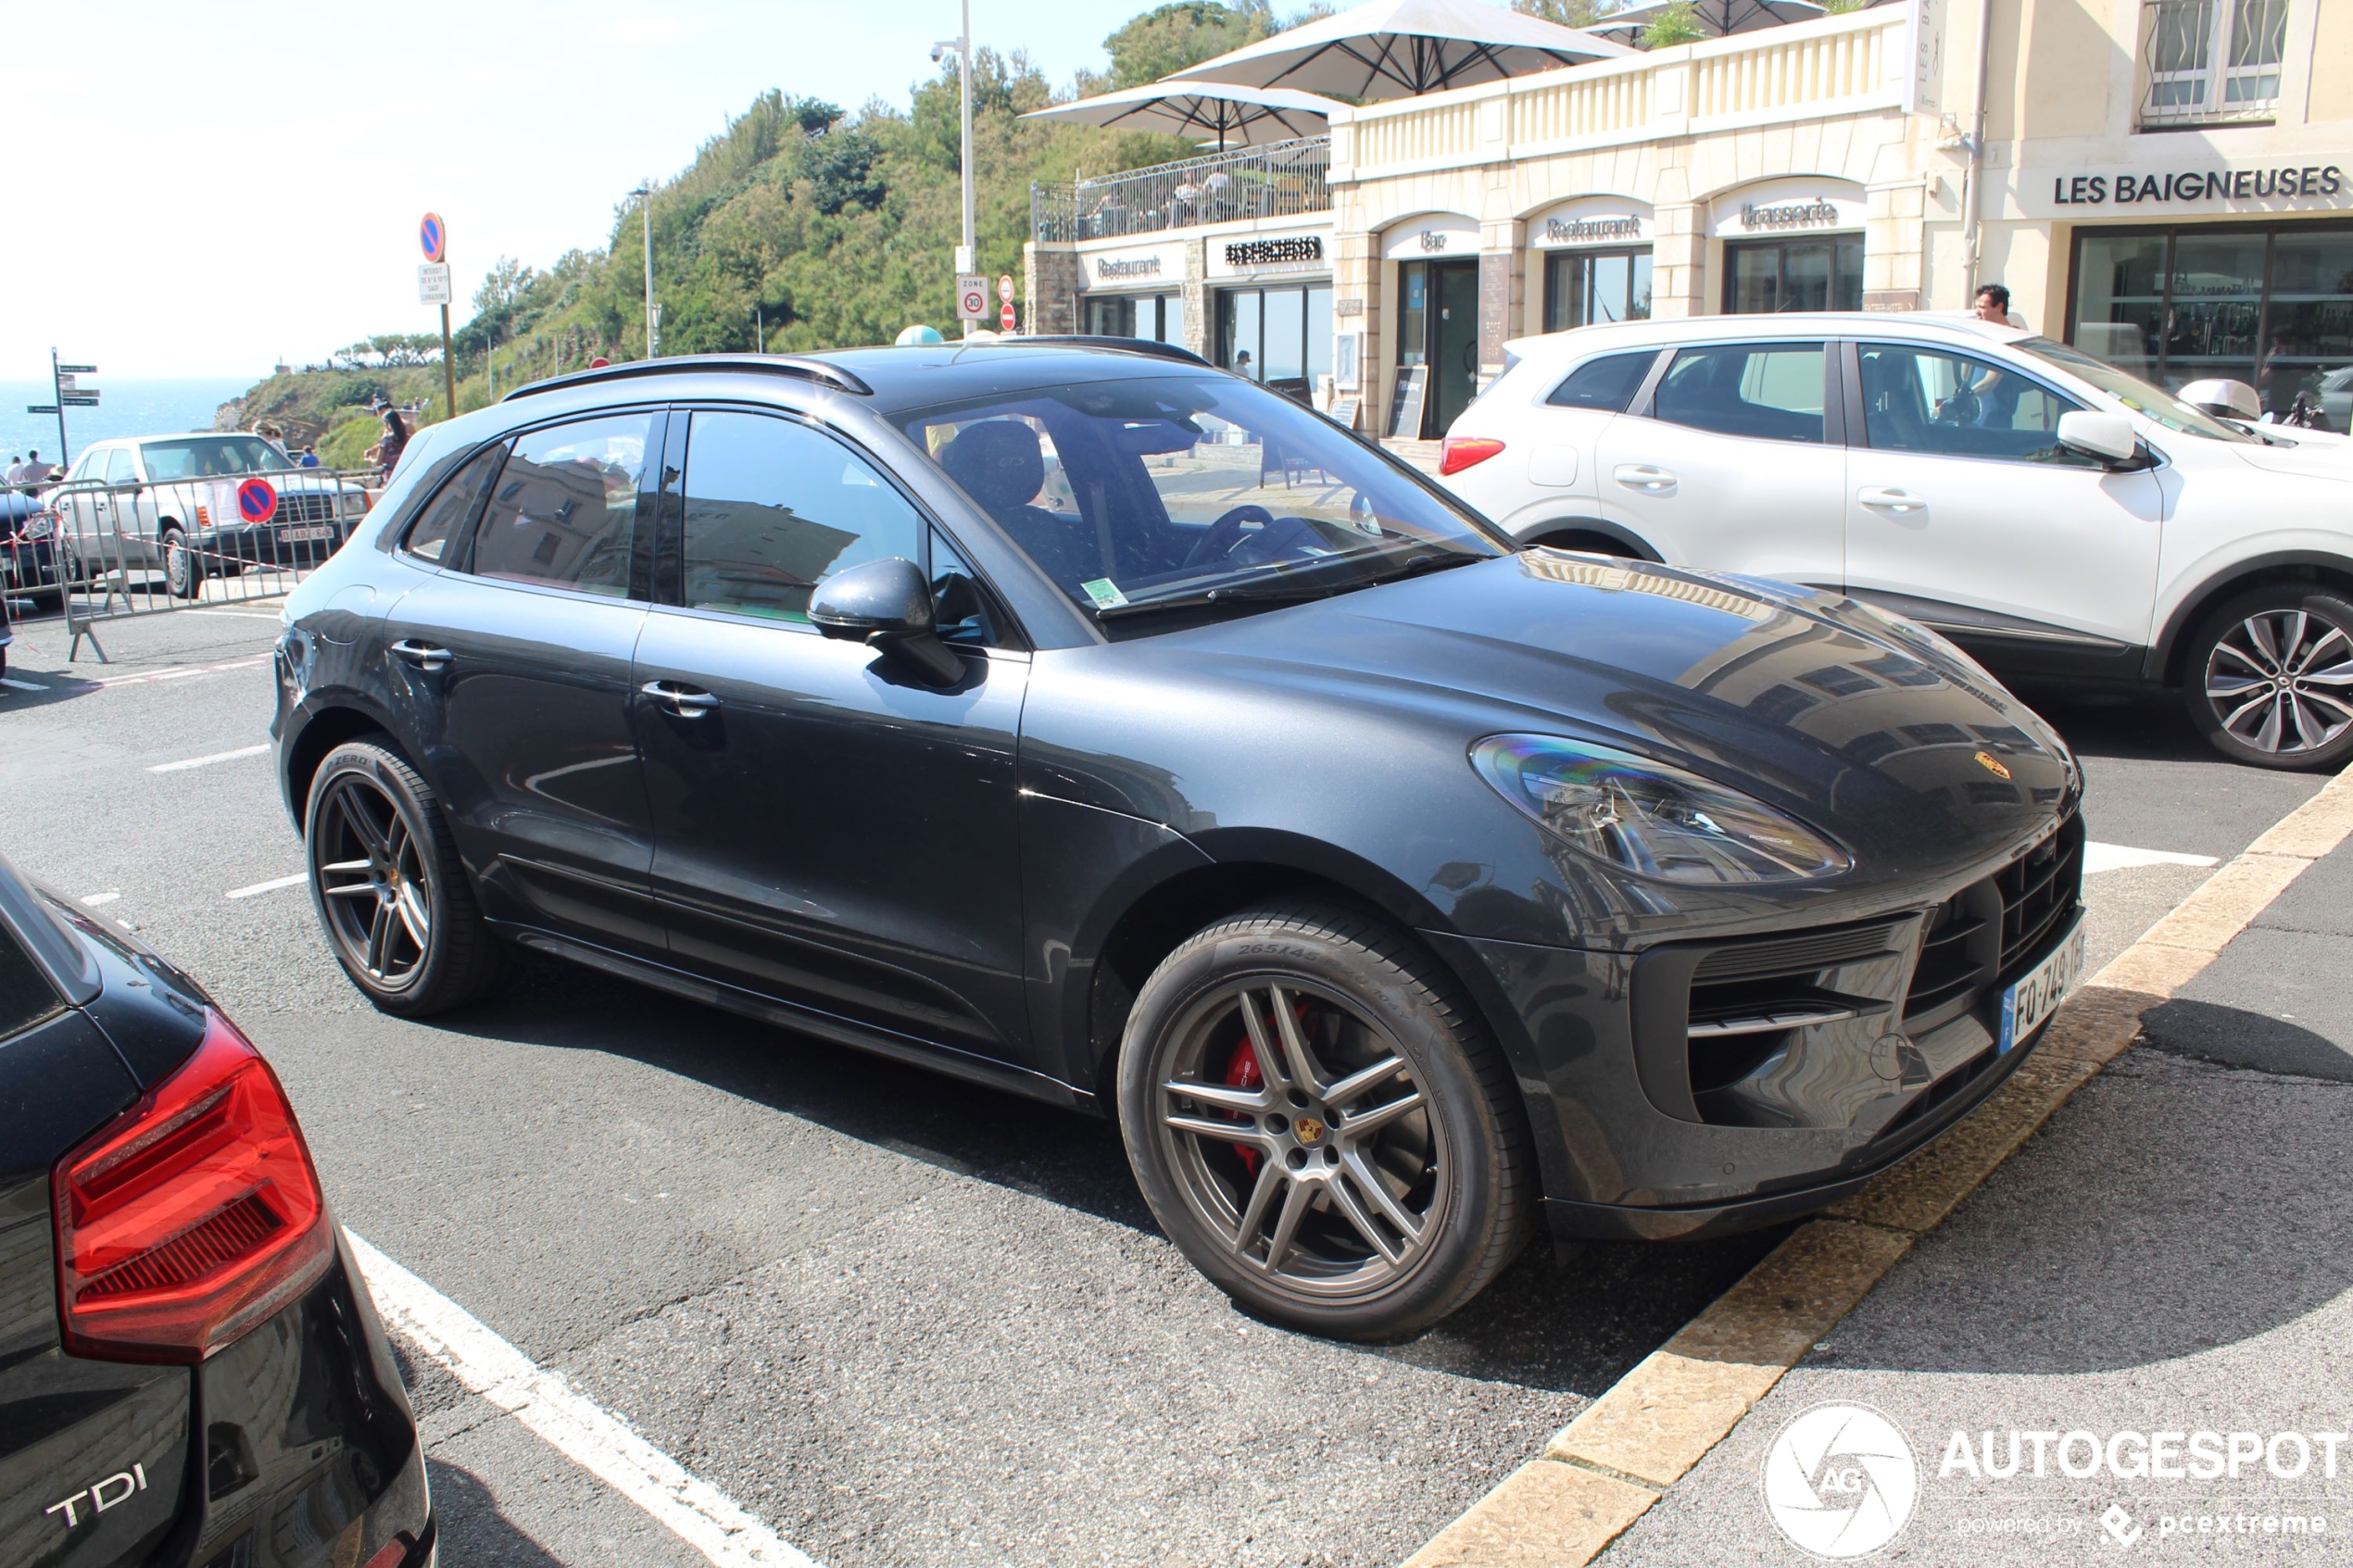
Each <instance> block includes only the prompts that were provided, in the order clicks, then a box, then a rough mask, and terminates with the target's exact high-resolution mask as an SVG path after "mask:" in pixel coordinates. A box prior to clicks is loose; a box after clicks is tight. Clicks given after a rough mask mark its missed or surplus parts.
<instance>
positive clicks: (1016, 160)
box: [224, 0, 1327, 439]
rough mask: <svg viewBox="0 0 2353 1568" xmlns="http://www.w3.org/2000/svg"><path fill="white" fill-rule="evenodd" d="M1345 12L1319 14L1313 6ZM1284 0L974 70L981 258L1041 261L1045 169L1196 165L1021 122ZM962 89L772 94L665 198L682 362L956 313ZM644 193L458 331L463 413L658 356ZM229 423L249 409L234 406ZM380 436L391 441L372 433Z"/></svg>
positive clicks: (296, 385) (1196, 45) (294, 401)
mask: <svg viewBox="0 0 2353 1568" xmlns="http://www.w3.org/2000/svg"><path fill="white" fill-rule="evenodd" d="M1326 8H1327V7H1325V6H1313V7H1311V8H1310V11H1311V12H1315V13H1320V12H1321V11H1322V10H1324V9H1326ZM1306 14H1309V13H1302V14H1301V15H1300V16H1287V17H1283V18H1281V19H1277V17H1276V16H1275V15H1274V14H1273V12H1272V10H1271V9H1270V6H1269V0H1236V3H1235V4H1233V5H1230V6H1228V5H1221V4H1218V3H1217V0H1177V3H1176V4H1171V5H1164V6H1158V7H1156V8H1154V9H1152V10H1150V11H1147V12H1144V13H1143V14H1141V15H1139V16H1138V17H1137V18H1136V19H1133V20H1131V21H1130V22H1128V23H1127V24H1126V26H1124V27H1122V28H1121V29H1120V30H1119V31H1116V32H1114V33H1113V34H1112V36H1111V37H1110V38H1108V39H1106V40H1105V41H1104V47H1105V48H1106V50H1107V51H1108V52H1109V54H1110V56H1111V69H1110V70H1109V72H1108V73H1106V74H1105V75H1103V76H1101V77H1096V76H1091V75H1082V76H1081V78H1080V79H1079V80H1078V81H1077V82H1075V83H1072V84H1070V85H1069V86H1067V87H1064V88H1063V90H1062V91H1061V92H1059V93H1057V92H1056V91H1054V90H1053V88H1052V87H1051V84H1049V83H1048V82H1047V81H1046V79H1045V77H1044V76H1043V75H1041V74H1040V73H1039V72H1038V70H1037V69H1034V68H1033V67H1032V66H1031V65H1030V64H1029V62H1028V60H1027V59H1026V56H1023V55H1021V54H1019V53H1015V54H1013V55H1011V56H1000V55H999V54H997V53H996V52H995V51H992V50H987V49H984V50H981V51H980V52H979V53H978V54H977V55H976V56H975V61H974V69H973V86H974V100H973V146H974V154H975V157H974V165H975V170H976V174H977V179H976V206H977V208H978V223H979V242H980V244H979V251H980V254H979V264H980V270H983V271H986V272H988V273H991V274H994V273H999V272H1012V273H1014V274H1016V275H1018V274H1019V272H1020V270H1021V247H1022V242H1023V241H1024V240H1025V239H1026V238H1027V237H1028V231H1029V186H1030V182H1031V181H1033V180H1068V179H1070V178H1072V177H1073V176H1075V175H1078V174H1081V173H1102V172H1105V171H1108V170H1113V169H1127V168H1135V167H1139V166H1141V165H1145V164H1152V163H1161V162H1165V161H1167V160H1169V159H1172V158H1179V157H1188V156H1189V155H1190V154H1191V153H1192V152H1193V151H1194V148H1193V146H1192V145H1191V144H1189V143H1187V142H1184V141H1182V140H1179V139H1177V138H1175V137H1166V136H1151V135H1144V134H1139V133H1136V132H1104V131H1098V130H1094V129H1092V128H1089V127H1084V126H1069V125H1053V124H1047V123H1042V122H1036V121H1032V122H1029V123H1023V122H1021V121H1020V120H1019V119H1017V117H1018V116H1019V115H1020V114H1022V113H1024V112H1025V111H1026V110H1029V109H1036V108H1043V107H1046V106H1047V105H1048V104H1050V103H1051V102H1054V101H1055V100H1056V99H1057V98H1063V99H1067V98H1068V97H1070V96H1073V95H1075V94H1086V93H1094V92H1101V91H1103V90H1105V89H1107V88H1110V87H1114V86H1126V85H1129V84H1131V83H1134V82H1148V81H1151V80H1153V79H1154V78H1156V77H1159V76H1163V75H1165V74H1167V73H1168V72H1170V71H1173V70H1178V69H1183V68H1184V67H1186V66H1188V65H1190V64H1192V63H1194V62H1196V61H1199V60H1202V59H1206V58H1208V57H1210V56H1213V55H1216V54H1221V53H1223V52H1224V51H1226V50H1227V49H1232V48H1236V47H1238V46H1239V45H1240V44H1245V43H1248V42H1250V41H1252V40H1253V39H1256V38H1261V37H1265V36H1266V35H1267V34H1268V33H1271V32H1273V31H1277V30H1278V29H1279V28H1282V27H1289V26H1293V25H1296V24H1297V22H1298V21H1299V20H1301V19H1302V17H1303V16H1304V15H1306ZM958 142H959V133H958V88H957V82H956V76H955V72H954V70H953V69H952V67H950V68H948V69H943V70H942V72H941V74H940V75H939V76H938V77H937V78H935V79H933V80H931V81H929V82H925V83H923V84H922V85H921V86H919V87H918V88H917V89H916V90H915V93H914V96H913V101H912V104H911V105H909V106H908V107H906V108H904V109H901V108H900V107H896V106H893V105H889V104H886V103H883V102H881V101H880V100H875V101H874V102H871V103H869V104H867V105H866V106H865V107H862V108H861V109H858V110H856V111H855V112H845V111H844V110H843V109H841V108H840V107H838V106H836V105H833V104H829V103H825V102H823V101H822V100H820V99H817V98H813V97H807V96H800V95H797V94H791V93H787V92H785V91H783V90H776V91H772V92H769V93H767V94H762V95H761V97H760V98H758V99H757V100H755V101H754V102H753V103H752V104H751V106H750V107H749V108H747V109H746V110H745V111H744V112H743V113H742V114H741V115H738V116H736V117H735V118H733V119H729V120H728V121H727V123H726V129H725V130H724V132H721V133H720V134H719V135H717V136H715V137H713V138H712V139H711V141H710V142H708V143H706V144H704V145H703V147H702V148H701V150H700V151H699V152H698V154H697V156H696V157H695V160H694V162H693V163H692V164H690V165H689V166H688V167H687V168H686V169H684V170H683V171H681V172H680V173H679V174H678V175H676V176H675V177H674V178H673V179H671V180H669V181H666V182H660V183H659V184H658V186H657V189H656V190H655V192H654V194H653V197H652V204H653V245H654V278H655V292H656V295H657V297H659V298H660V299H661V306H662V319H661V346H662V351H663V352H664V353H665V354H692V353H703V352H711V351H724V350H743V349H749V348H752V347H754V346H755V345H756V344H757V343H759V342H760V341H761V337H762V334H763V332H764V338H765V344H766V346H767V347H768V349H769V350H770V351H772V352H776V351H793V350H805V349H816V348H830V347H839V346H843V345H850V344H868V343H887V342H889V341H890V340H891V339H892V338H893V337H895V336H897V335H898V333H899V332H900V329H901V328H902V327H905V326H907V325H909V324H910V323H912V322H917V321H927V322H929V323H931V324H933V325H934V326H948V325H950V324H951V321H952V317H953V315H954V303H953V299H952V295H953V289H954V279H953V277H952V275H951V271H950V267H951V263H952V260H953V257H954V250H955V245H956V244H957V242H958V240H959V238H960V233H959V229H960V219H959V210H958V207H959V183H960V169H959V163H958V152H959V145H958ZM642 221H643V220H642V219H641V217H640V215H639V212H638V208H637V204H636V203H635V201H634V200H627V199H624V200H623V202H622V203H621V204H620V205H618V206H617V207H615V208H614V213H613V226H612V230H611V232H610V233H609V234H608V235H606V237H605V242H604V245H603V247H602V248H601V249H597V250H574V251H571V252H569V253H567V254H566V255H564V256H563V257H560V258H559V259H557V260H556V261H555V262H554V263H553V264H552V265H547V266H544V267H542V266H535V265H531V264H527V263H523V262H520V261H516V260H513V259H510V258H507V257H501V258H500V259H499V261H498V264H497V266H496V267H495V268H494V269H493V270H491V272H490V274H489V275H488V276H487V277H486V278H484V280H483V282H482V285H481V287H480V288H479V289H478V290H477V291H476V292H475V294H474V301H473V302H474V307H475V315H474V317H473V319H472V320H471V321H469V322H468V323H467V324H466V326H465V327H464V328H463V329H462V330H461V331H459V333H458V334H457V337H456V340H455V341H456V347H457V354H458V365H459V370H460V372H461V373H460V377H459V389H458V401H459V407H460V408H479V407H481V406H483V405H484V404H486V403H488V402H489V401H490V400H491V396H492V378H491V373H490V371H491V359H492V357H493V356H495V360H496V370H497V388H498V390H500V391H504V390H506V389H507V388H509V387H510V386H513V385H516V384H520V383H522V382H525V381H531V380H535V379H537V378H539V377H542V376H547V375H552V374H555V373H557V372H559V371H560V370H576V369H579V368H580V367H582V366H584V365H585V364H586V363H587V362H588V360H589V359H590V358H592V357H594V356H596V355H598V354H602V355H604V356H605V357H607V358H611V359H615V360H621V359H630V358H639V357H641V356H643V355H644V353H645V351H646V341H645V338H646V334H645V307H644V296H645V282H644V265H645V260H644V257H645V252H644V244H643V239H642V234H643V229H642ZM416 346H417V345H416V344H415V340H412V339H409V338H381V339H377V340H374V346H373V347H372V348H370V349H367V350H366V351H363V352H356V351H359V350H361V349H362V347H363V345H354V351H346V354H345V355H344V356H340V357H338V364H344V363H349V364H350V365H351V366H352V367H353V368H351V369H337V370H327V371H296V372H292V373H288V374H283V375H279V376H275V377H272V378H271V380H270V381H268V382H265V383H262V384H261V385H259V386H257V387H256V388H255V389H254V390H253V391H252V392H251V393H249V394H247V395H246V396H245V399H244V400H243V405H242V407H241V408H234V413H235V415H236V416H238V417H240V418H241V420H242V422H244V423H245V424H250V423H252V422H253V421H254V420H258V419H261V418H266V417H274V418H278V419H279V420H281V422H286V423H289V425H290V428H291V425H292V423H293V422H294V421H296V420H298V421H299V422H300V424H301V425H302V427H303V429H304V431H305V432H306V434H307V433H308V432H310V431H331V430H333V428H334V426H335V425H336V424H337V423H338V422H344V423H348V422H349V420H351V419H352V417H353V415H354V413H355V412H356V409H357V407H358V406H359V405H363V404H364V403H365V401H366V399H367V397H368V396H369V395H376V394H381V395H390V396H392V397H393V398H395V399H396V400H397V401H402V402H407V401H409V400H410V399H411V398H422V397H430V398H431V399H432V403H433V412H432V414H431V415H430V416H429V417H431V418H438V417H441V414H442V408H441V404H442V401H443V400H442V397H441V395H440V394H441V376H440V370H439V367H438V365H437V364H436V365H433V366H430V367H426V366H419V365H416V364H414V363H410V362H409V361H410V360H411V359H412V358H414V354H415V349H416ZM224 417H228V415H227V414H224ZM371 439H372V436H371Z"/></svg>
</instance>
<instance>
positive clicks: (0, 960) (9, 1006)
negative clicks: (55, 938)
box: [0, 925, 65, 1040]
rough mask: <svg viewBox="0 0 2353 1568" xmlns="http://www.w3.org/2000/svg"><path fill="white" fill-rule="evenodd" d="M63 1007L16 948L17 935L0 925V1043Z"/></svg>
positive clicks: (45, 979)
mask: <svg viewBox="0 0 2353 1568" xmlns="http://www.w3.org/2000/svg"><path fill="white" fill-rule="evenodd" d="M63 1006H65V1003H64V1001H63V1000H62V999H61V998H60V997H58V996H57V989H56V987H54V986H52V985H50V984H49V977H48V976H47V975H45V974H44V973H42V972H41V969H40V966H39V965H37V964H35V963H34V962H33V961H32V960H31V957H30V956H29V955H27V954H26V952H25V950H24V949H23V948H22V947H19V946H18V945H17V938H16V934H15V933H14V932H12V931H10V930H9V929H8V928H7V927H6V926H5V925H0V1040H5V1039H6V1038H8V1036H10V1035H15V1034H17V1033H19V1031H21V1030H22V1029H24V1028H25V1027H26V1026H27V1025H29V1024H31V1023H36V1022H39V1021H41V1020H42V1019H44V1018H46V1017H48V1016H49V1015H50V1014H51V1013H53V1012H56V1011H57V1010H58V1009H59V1008H62V1007H63Z"/></svg>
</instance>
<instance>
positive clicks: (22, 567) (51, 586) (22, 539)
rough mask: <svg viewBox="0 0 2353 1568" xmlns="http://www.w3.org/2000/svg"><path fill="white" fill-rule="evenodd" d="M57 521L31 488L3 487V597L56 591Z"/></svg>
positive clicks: (0, 531)
mask: <svg viewBox="0 0 2353 1568" xmlns="http://www.w3.org/2000/svg"><path fill="white" fill-rule="evenodd" d="M57 591H58V587H57V517H56V515H55V514H54V513H52V512H51V511H50V510H49V508H48V507H47V506H46V505H45V504H44V502H43V501H42V499H41V497H40V495H39V494H38V493H37V492H36V491H34V490H31V489H14V488H11V489H0V598H6V597H7V596H12V595H24V596H28V597H30V596H33V595H36V594H42V593H50V594H54V593H57Z"/></svg>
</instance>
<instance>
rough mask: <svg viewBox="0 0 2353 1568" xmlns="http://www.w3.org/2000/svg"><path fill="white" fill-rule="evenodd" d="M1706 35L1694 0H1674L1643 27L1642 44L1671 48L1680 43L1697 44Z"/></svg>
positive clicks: (1649, 46) (1646, 46)
mask: <svg viewBox="0 0 2353 1568" xmlns="http://www.w3.org/2000/svg"><path fill="white" fill-rule="evenodd" d="M1706 36H1707V30H1706V29H1705V28H1704V27H1702V26H1700V25H1699V13H1698V11H1697V9H1696V8H1695V7H1693V6H1692V0H1673V3H1672V4H1670V5H1668V6H1666V7H1665V8H1664V9H1662V10H1661V11H1660V12H1659V13H1658V16H1657V17H1656V19H1654V20H1653V21H1652V22H1651V24H1650V26H1648V27H1646V28H1644V29H1642V47H1643V48H1645V49H1671V48H1673V47H1674V46H1675V45H1676V44H1696V43H1698V42H1699V41H1700V40H1701V39H1703V38H1705V37H1706Z"/></svg>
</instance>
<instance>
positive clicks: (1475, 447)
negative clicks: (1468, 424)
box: [1438, 435, 1504, 478]
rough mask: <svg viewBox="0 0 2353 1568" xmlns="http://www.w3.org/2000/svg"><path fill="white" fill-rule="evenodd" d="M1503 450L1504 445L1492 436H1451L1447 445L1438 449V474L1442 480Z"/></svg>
mask: <svg viewBox="0 0 2353 1568" xmlns="http://www.w3.org/2000/svg"><path fill="white" fill-rule="evenodd" d="M1503 449H1504V444H1503V443H1502V442H1500V441H1498V440H1496V439H1495V438H1494V437H1493V436H1491V435H1450V436H1448V437H1447V438H1446V445H1443V446H1441V447H1440V448H1439V449H1438V472H1439V474H1440V476H1441V478H1442V477H1444V476H1445V475H1447V474H1450V473H1460V472H1462V471H1463V470H1465V469H1466V468H1470V467H1473V466H1474V465H1476V464H1478V463H1483V462H1485V461H1486V460H1487V459H1488V458H1491V457H1493V456H1494V455H1495V454H1496V453H1498V452H1501V451H1502V450H1503Z"/></svg>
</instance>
